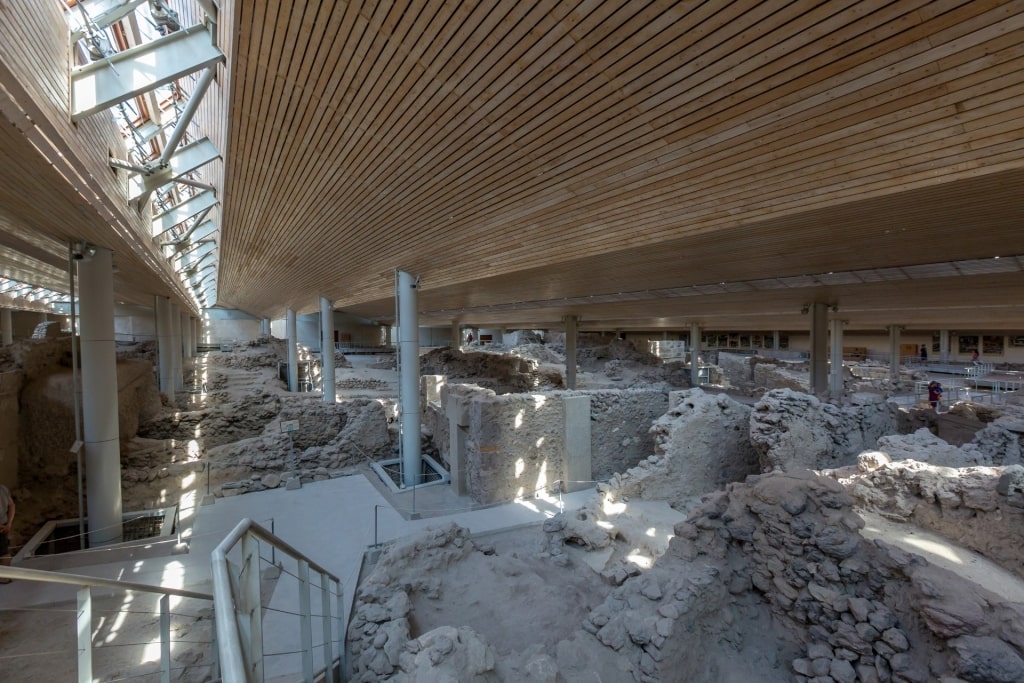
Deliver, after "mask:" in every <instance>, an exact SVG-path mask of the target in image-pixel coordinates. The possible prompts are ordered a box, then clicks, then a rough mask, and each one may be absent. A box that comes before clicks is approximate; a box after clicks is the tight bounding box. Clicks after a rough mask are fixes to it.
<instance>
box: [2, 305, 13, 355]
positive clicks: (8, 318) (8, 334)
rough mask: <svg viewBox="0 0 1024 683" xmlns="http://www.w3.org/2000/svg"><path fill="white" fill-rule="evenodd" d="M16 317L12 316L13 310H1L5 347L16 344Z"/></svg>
mask: <svg viewBox="0 0 1024 683" xmlns="http://www.w3.org/2000/svg"><path fill="white" fill-rule="evenodd" d="M13 318H14V316H13V315H11V309H9V308H5V309H3V310H0V328H2V329H3V335H4V336H3V345H4V346H10V345H11V344H13V343H14V327H12V326H13V325H14V321H13Z"/></svg>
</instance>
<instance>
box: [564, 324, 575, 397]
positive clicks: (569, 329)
mask: <svg viewBox="0 0 1024 683" xmlns="http://www.w3.org/2000/svg"><path fill="white" fill-rule="evenodd" d="M562 321H563V322H564V323H565V388H566V389H575V388H576V330H577V328H578V326H579V318H578V317H577V316H575V315H567V316H565V317H564V318H562Z"/></svg>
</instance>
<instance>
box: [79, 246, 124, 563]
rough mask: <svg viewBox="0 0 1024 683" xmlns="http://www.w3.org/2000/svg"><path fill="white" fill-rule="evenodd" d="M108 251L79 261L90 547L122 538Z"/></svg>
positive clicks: (118, 442) (115, 541)
mask: <svg viewBox="0 0 1024 683" xmlns="http://www.w3.org/2000/svg"><path fill="white" fill-rule="evenodd" d="M111 257H112V255H111V253H110V251H109V250H107V249H103V248H101V247H97V248H96V254H95V255H94V256H92V257H91V258H85V259H82V260H81V261H79V262H78V286H79V293H78V296H79V308H80V310H81V318H80V319H79V321H80V325H81V328H80V329H81V331H82V337H81V343H80V346H81V349H82V399H83V400H82V426H83V433H84V439H85V468H86V473H87V475H88V484H87V493H86V495H87V498H88V517H89V546H90V547H93V548H95V547H96V546H100V545H104V544H107V543H117V542H119V541H120V540H121V535H122V532H121V449H120V441H119V434H118V422H117V358H116V355H115V352H114V274H113V261H112V258H111Z"/></svg>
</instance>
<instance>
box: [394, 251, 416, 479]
mask: <svg viewBox="0 0 1024 683" xmlns="http://www.w3.org/2000/svg"><path fill="white" fill-rule="evenodd" d="M395 278H396V279H397V282H396V288H397V295H398V369H399V387H400V388H399V397H398V401H399V405H400V406H401V410H402V421H401V425H402V483H403V484H404V485H405V486H406V487H407V488H408V487H413V486H416V484H417V483H418V481H419V474H420V337H419V311H418V309H417V306H416V299H417V296H416V295H417V291H418V287H419V278H414V277H413V276H412V275H410V274H409V273H406V272H404V271H401V270H399V271H396V272H395Z"/></svg>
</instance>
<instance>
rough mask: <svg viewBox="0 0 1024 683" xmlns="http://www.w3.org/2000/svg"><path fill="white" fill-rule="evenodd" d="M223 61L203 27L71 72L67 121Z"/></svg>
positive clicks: (89, 114)
mask: <svg viewBox="0 0 1024 683" xmlns="http://www.w3.org/2000/svg"><path fill="white" fill-rule="evenodd" d="M223 60H224V54H223V53H221V51H220V50H218V49H217V47H216V46H215V45H214V43H213V38H212V36H211V35H210V32H209V31H208V30H207V28H206V27H205V26H202V25H199V26H193V27H191V28H187V29H182V30H180V31H176V32H174V33H171V34H170V35H166V36H163V37H161V38H157V39H156V40H154V41H151V42H149V43H146V44H145V45H139V46H137V47H133V48H130V49H128V50H125V51H123V52H118V53H116V54H113V55H110V56H109V57H107V58H105V59H102V60H100V61H97V62H93V63H91V64H86V65H85V66H81V67H78V68H76V69H72V71H71V120H72V121H81V120H82V119H83V118H85V117H87V116H91V115H92V114H95V113H97V112H101V111H104V110H105V109H109V108H110V107H112V106H114V105H115V104H117V103H119V102H124V101H125V100H129V99H131V98H133V97H136V96H138V95H141V94H143V93H145V92H147V91H149V90H152V89H154V88H158V87H160V86H161V85H165V84H167V83H170V82H171V81H173V80H175V79H177V78H181V77H182V76H187V75H188V74H191V73H195V72H196V71H199V70H200V69H205V68H209V67H212V66H213V65H215V64H217V63H218V62H221V61H223Z"/></svg>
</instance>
